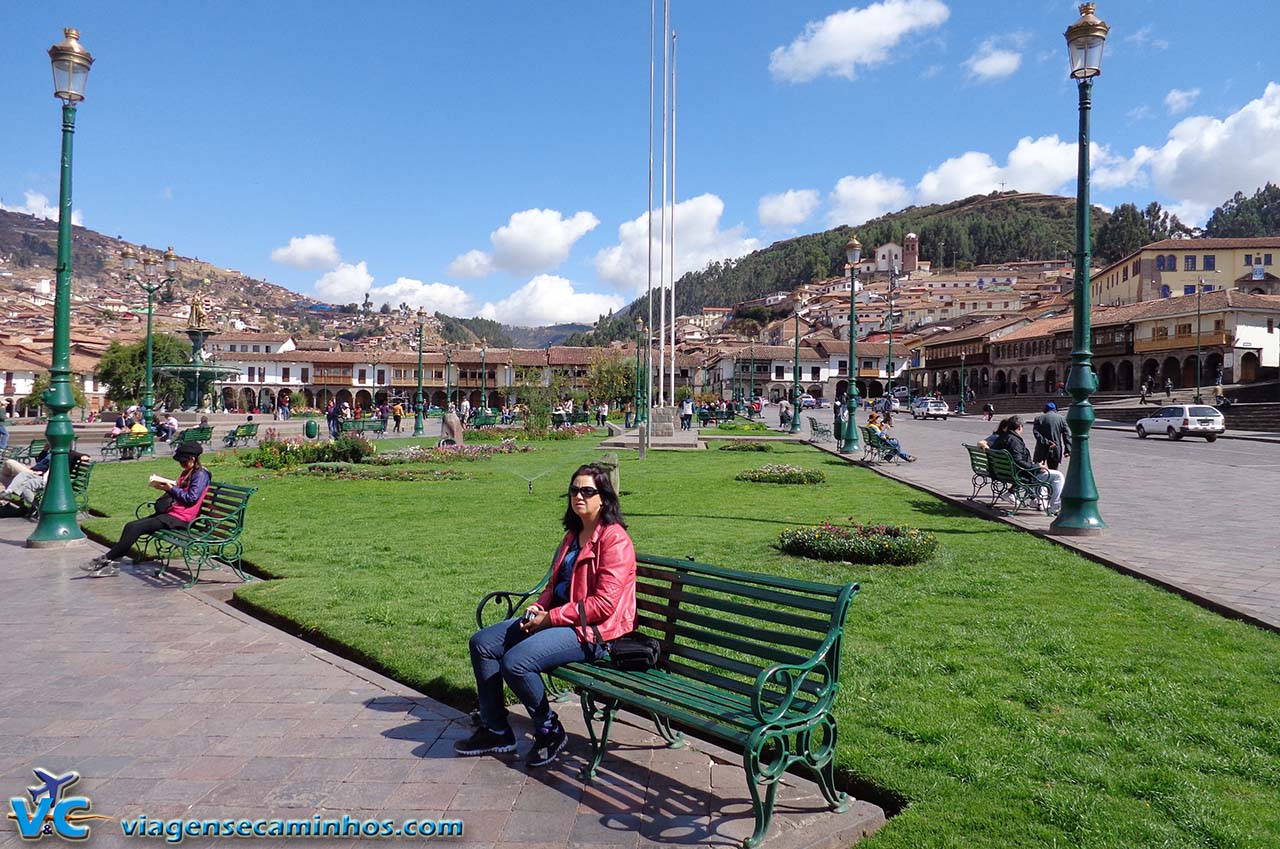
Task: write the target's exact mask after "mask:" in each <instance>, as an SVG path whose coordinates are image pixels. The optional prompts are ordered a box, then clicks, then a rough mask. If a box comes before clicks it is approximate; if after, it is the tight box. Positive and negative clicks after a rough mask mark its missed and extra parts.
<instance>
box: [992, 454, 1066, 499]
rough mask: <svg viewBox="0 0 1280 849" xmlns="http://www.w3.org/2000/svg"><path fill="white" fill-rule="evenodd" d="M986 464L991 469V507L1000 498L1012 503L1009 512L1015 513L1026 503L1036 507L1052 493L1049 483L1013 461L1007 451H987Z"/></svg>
mask: <svg viewBox="0 0 1280 849" xmlns="http://www.w3.org/2000/svg"><path fill="white" fill-rule="evenodd" d="M987 464H988V468H989V469H990V470H991V491H992V495H991V506H992V507H994V506H996V503H997V502H998V501H999V500H1000V499H1002V498H1003V499H1005V500H1007V501H1008V502H1009V503H1010V504H1011V505H1013V508H1012V509H1011V510H1010V511H1009V512H1010V513H1017V512H1018V511H1019V510H1021V509H1022V508H1023V507H1026V506H1028V505H1031V506H1032V507H1036V506H1037V505H1039V503H1040V502H1041V501H1043V502H1044V503H1045V504H1048V503H1049V498H1050V497H1051V496H1052V494H1053V490H1052V488H1051V487H1050V486H1049V484H1047V483H1045V482H1044V481H1042V480H1040V479H1039V478H1037V477H1036V476H1035V474H1034V473H1032V472H1029V471H1027V470H1026V469H1024V468H1022V467H1021V466H1019V465H1018V464H1017V463H1016V462H1014V459H1013V455H1012V454H1010V453H1009V452H1008V451H1004V450H998V451H988V452H987Z"/></svg>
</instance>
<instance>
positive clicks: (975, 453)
mask: <svg viewBox="0 0 1280 849" xmlns="http://www.w3.org/2000/svg"><path fill="white" fill-rule="evenodd" d="M965 450H966V451H968V452H969V468H971V469H972V470H973V473H974V474H975V475H989V474H990V473H991V460H990V458H989V457H988V456H987V452H986V451H984V450H983V449H981V448H979V447H978V446H977V445H966V446H965Z"/></svg>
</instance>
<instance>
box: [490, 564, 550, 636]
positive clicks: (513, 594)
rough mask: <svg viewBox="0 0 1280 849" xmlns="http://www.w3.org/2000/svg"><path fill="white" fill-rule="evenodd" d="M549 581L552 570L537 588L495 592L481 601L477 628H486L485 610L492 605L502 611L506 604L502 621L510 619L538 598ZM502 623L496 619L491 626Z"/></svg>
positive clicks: (543, 577)
mask: <svg viewBox="0 0 1280 849" xmlns="http://www.w3.org/2000/svg"><path fill="white" fill-rule="evenodd" d="M549 580H551V570H550V569H548V570H547V574H545V575H543V576H542V580H541V581H538V583H537V585H536V586H533V587H530V588H529V589H527V590H524V591H523V592H521V591H520V590H495V591H494V592H491V593H489V594H488V595H487V596H485V597H484V598H482V599H480V603H479V604H478V605H476V627H477V628H483V627H485V621H484V619H485V616H484V614H485V608H486V607H488V606H490V605H492V606H494V607H496V608H498V609H499V610H501V609H502V607H501V606H502V605H504V604H505V605H506V614H505V615H503V617H502V619H510V618H511V617H512V616H514V615H515V612H516V609H517V608H519V607H521V606H523V605H524V603H525V602H526V601H528V600H529V599H530V598H533V597H535V596H537V595H538V593H540V592H542V588H543V587H545V586H546V585H547V581H549ZM500 621H502V620H501V619H495V620H494V622H491V623H489V624H495V623H496V622H500Z"/></svg>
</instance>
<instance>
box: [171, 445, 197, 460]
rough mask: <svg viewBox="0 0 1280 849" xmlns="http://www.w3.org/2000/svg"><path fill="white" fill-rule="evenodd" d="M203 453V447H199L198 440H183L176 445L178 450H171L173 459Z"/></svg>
mask: <svg viewBox="0 0 1280 849" xmlns="http://www.w3.org/2000/svg"><path fill="white" fill-rule="evenodd" d="M203 453H204V449H203V448H201V447H200V443H199V442H184V443H182V444H181V445H179V446H178V450H176V451H174V452H173V459H175V460H181V459H182V458H183V457H199V456H200V455H201V454H203Z"/></svg>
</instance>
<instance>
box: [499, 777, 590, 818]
mask: <svg viewBox="0 0 1280 849" xmlns="http://www.w3.org/2000/svg"><path fill="white" fill-rule="evenodd" d="M581 798H582V783H581V782H579V781H570V780H566V779H564V778H561V777H559V776H548V777H546V778H543V777H542V776H541V775H534V776H531V777H530V779H529V781H527V782H526V783H525V784H524V786H523V788H522V789H521V790H520V795H519V796H517V797H516V801H515V805H514V806H513V808H512V809H513V810H515V811H537V812H539V813H556V814H559V815H565V816H575V815H576V814H577V813H578V802H579V800H581Z"/></svg>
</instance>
